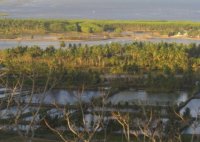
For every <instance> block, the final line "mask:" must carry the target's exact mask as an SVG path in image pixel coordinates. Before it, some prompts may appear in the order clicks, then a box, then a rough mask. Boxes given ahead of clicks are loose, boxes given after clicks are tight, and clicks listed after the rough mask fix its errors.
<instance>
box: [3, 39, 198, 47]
mask: <svg viewBox="0 0 200 142" xmlns="http://www.w3.org/2000/svg"><path fill="white" fill-rule="evenodd" d="M133 41H134V40H131V39H108V40H98V41H73V42H72V41H66V42H65V43H66V46H68V45H69V44H76V45H79V44H81V45H86V44H87V45H100V44H102V45H105V44H110V43H113V42H119V43H121V44H125V43H131V42H133ZM146 41H149V42H155V43H158V42H168V43H173V42H177V43H183V44H190V43H196V44H200V40H192V39H177V38H162V39H161V38H151V39H147V40H146ZM19 45H21V46H34V45H37V46H40V47H42V48H45V47H48V46H50V45H53V46H54V47H56V48H58V47H60V42H59V41H6V40H5V41H3V40H0V49H6V48H12V47H16V46H19Z"/></svg>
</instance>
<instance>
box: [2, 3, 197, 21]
mask: <svg viewBox="0 0 200 142" xmlns="http://www.w3.org/2000/svg"><path fill="white" fill-rule="evenodd" d="M199 6H200V1H199V0H0V12H5V13H8V14H9V16H8V17H14V18H73V19H77V18H78V19H80V18H81V19H83V18H92V19H142V20H192V21H200V9H199Z"/></svg>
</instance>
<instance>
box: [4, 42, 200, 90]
mask: <svg viewBox="0 0 200 142" xmlns="http://www.w3.org/2000/svg"><path fill="white" fill-rule="evenodd" d="M61 44H62V46H61V47H60V48H58V49H56V48H55V47H53V46H49V47H47V48H45V49H42V48H40V47H38V46H33V47H27V46H24V47H22V46H18V47H16V48H11V49H5V50H0V63H1V66H3V67H5V68H6V69H7V75H8V76H9V78H10V79H11V78H13V79H14V78H15V77H16V76H20V75H24V76H30V75H33V74H34V75H35V76H34V77H36V78H37V79H36V80H37V82H38V85H39V86H40V85H42V84H43V81H42V80H46V77H47V76H49V74H50V75H51V79H52V80H54V81H55V80H57V82H58V84H59V85H58V86H68V87H69V86H79V85H80V86H82V85H86V86H90V87H95V86H96V87H97V86H101V85H104V84H105V83H106V82H109V83H110V84H109V85H111V86H112V85H113V86H118V87H119V86H120V87H122V88H123V86H124V85H123V84H124V82H126V84H125V86H132V87H139V88H140V87H142V88H145V87H147V88H149V89H150V88H154V87H158V86H159V88H160V89H161V90H162V89H166V90H176V89H183V88H191V87H192V86H194V85H195V84H196V82H198V81H199V80H200V78H199V71H200V45H196V44H190V45H184V44H177V43H164V42H161V43H150V42H133V43H131V44H119V43H112V44H107V45H93V46H88V45H81V44H79V45H76V44H73V45H71V44H69V46H67V47H65V44H64V42H61ZM11 80H12V79H11ZM12 81H13V80H12ZM26 81H27V84H28V82H29V81H28V80H26Z"/></svg>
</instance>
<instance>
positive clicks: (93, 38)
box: [0, 32, 200, 42]
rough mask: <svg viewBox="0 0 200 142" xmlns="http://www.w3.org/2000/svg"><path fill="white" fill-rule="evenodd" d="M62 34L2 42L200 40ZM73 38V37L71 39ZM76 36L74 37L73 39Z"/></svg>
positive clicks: (150, 36) (8, 39) (9, 39)
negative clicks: (70, 35)
mask: <svg viewBox="0 0 200 142" xmlns="http://www.w3.org/2000/svg"><path fill="white" fill-rule="evenodd" d="M62 38H63V37H62V35H61V34H46V35H35V37H34V38H30V36H29V35H27V36H24V37H18V38H14V39H11V38H0V42H61V41H64V42H95V41H108V40H115V39H118V40H120V39H122V40H123V39H125V40H132V41H148V40H150V39H161V40H162V39H176V40H177V39H180V40H195V41H200V38H197V37H195V38H192V37H187V36H171V37H169V36H167V35H159V34H154V35H152V34H151V33H147V32H144V33H142V35H135V32H133V33H132V34H131V35H129V34H126V35H121V36H112V35H109V36H108V37H105V35H103V34H102V35H95V34H93V35H92V34H91V35H89V36H79V37H78V36H77V37H74V36H72V37H64V38H63V39H62ZM70 38H71V39H70ZM73 38H74V39H73Z"/></svg>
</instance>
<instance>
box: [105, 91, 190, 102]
mask: <svg viewBox="0 0 200 142" xmlns="http://www.w3.org/2000/svg"><path fill="white" fill-rule="evenodd" d="M187 99H188V94H187V92H176V93H152V94H149V93H147V92H146V91H144V90H140V91H134V90H133V91H132V90H126V91H121V92H119V93H117V94H115V95H113V96H111V97H110V98H109V99H108V101H109V102H111V103H112V104H118V103H121V104H125V103H127V102H128V103H129V104H134V103H136V104H138V103H141V104H144V105H145V104H150V105H157V104H158V103H159V104H160V105H167V104H168V103H172V104H179V103H181V102H185V101H186V100H187Z"/></svg>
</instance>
